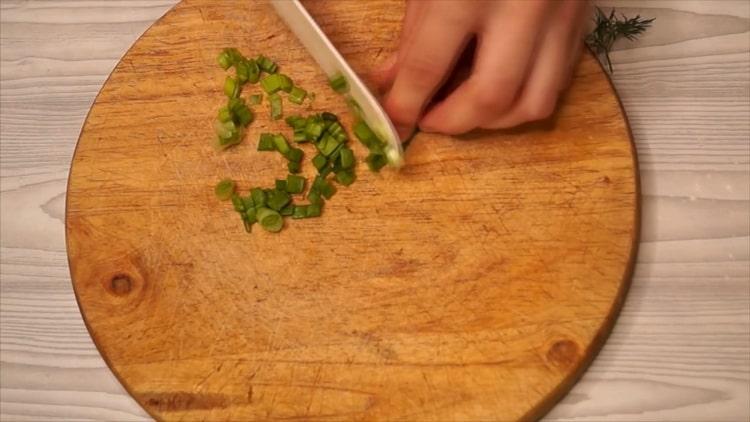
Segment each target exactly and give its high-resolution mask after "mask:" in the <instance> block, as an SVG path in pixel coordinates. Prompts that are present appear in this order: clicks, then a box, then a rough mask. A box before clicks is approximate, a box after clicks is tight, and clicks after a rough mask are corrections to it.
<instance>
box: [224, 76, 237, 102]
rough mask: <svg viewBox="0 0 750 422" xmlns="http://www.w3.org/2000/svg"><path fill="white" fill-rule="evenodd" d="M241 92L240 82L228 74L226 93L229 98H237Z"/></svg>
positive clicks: (225, 84) (225, 86)
mask: <svg viewBox="0 0 750 422" xmlns="http://www.w3.org/2000/svg"><path fill="white" fill-rule="evenodd" d="M239 94H240V84H238V83H237V81H236V80H234V78H233V77H231V76H227V78H226V79H224V95H226V96H227V97H229V98H237V97H238V96H239Z"/></svg>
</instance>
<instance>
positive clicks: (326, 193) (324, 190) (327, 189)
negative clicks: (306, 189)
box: [320, 182, 336, 199]
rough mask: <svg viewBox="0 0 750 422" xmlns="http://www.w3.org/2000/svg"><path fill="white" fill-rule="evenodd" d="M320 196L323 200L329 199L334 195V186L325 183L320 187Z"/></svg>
mask: <svg viewBox="0 0 750 422" xmlns="http://www.w3.org/2000/svg"><path fill="white" fill-rule="evenodd" d="M320 194H321V195H323V197H324V198H325V199H331V198H332V197H333V195H335V194H336V186H333V184H331V183H328V182H325V183H324V184H322V185H321V186H320Z"/></svg>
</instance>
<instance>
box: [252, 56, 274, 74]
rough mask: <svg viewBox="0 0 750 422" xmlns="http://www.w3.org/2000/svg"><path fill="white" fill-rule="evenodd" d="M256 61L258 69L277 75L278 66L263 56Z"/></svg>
mask: <svg viewBox="0 0 750 422" xmlns="http://www.w3.org/2000/svg"><path fill="white" fill-rule="evenodd" d="M255 61H256V62H257V63H258V67H260V69H261V70H262V71H264V72H266V73H276V72H277V71H278V68H279V67H278V65H276V63H274V62H273V61H272V60H271V59H269V58H268V57H266V56H264V55H262V54H261V55H260V56H258V58H257V59H255Z"/></svg>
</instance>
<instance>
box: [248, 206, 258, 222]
mask: <svg viewBox="0 0 750 422" xmlns="http://www.w3.org/2000/svg"><path fill="white" fill-rule="evenodd" d="M245 219H246V220H247V221H248V222H250V223H255V222H256V221H257V212H256V210H255V208H247V209H246V210H245Z"/></svg>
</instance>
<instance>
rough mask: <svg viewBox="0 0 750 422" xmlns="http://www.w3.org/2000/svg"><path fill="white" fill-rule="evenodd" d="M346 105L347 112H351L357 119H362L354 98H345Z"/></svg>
mask: <svg viewBox="0 0 750 422" xmlns="http://www.w3.org/2000/svg"><path fill="white" fill-rule="evenodd" d="M346 105H348V106H349V110H350V111H351V112H352V114H353V115H354V117H356V118H357V119H362V107H360V106H359V103H358V102H357V101H356V100H355V99H354V98H351V97H350V98H347V99H346Z"/></svg>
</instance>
